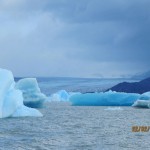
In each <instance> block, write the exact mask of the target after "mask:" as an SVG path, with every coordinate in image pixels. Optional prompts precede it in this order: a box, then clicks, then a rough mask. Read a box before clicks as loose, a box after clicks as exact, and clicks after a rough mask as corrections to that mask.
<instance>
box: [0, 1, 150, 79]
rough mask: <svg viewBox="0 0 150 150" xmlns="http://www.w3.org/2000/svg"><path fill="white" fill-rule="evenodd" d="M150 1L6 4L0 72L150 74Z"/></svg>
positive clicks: (1, 6)
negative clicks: (6, 70)
mask: <svg viewBox="0 0 150 150" xmlns="http://www.w3.org/2000/svg"><path fill="white" fill-rule="evenodd" d="M149 66H150V0H0V67H1V68H7V69H10V70H12V72H13V73H14V75H15V76H70V77H122V76H128V75H132V74H135V73H138V72H145V71H148V70H150V68H149Z"/></svg>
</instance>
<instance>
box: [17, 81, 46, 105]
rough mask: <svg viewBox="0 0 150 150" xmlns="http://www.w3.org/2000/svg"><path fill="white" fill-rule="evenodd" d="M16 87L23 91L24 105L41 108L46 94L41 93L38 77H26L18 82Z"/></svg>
mask: <svg viewBox="0 0 150 150" xmlns="http://www.w3.org/2000/svg"><path fill="white" fill-rule="evenodd" d="M16 89H19V90H21V91H22V93H23V99H24V100H23V103H24V105H26V106H28V107H31V108H41V107H43V104H44V102H45V100H46V98H47V97H46V96H45V95H44V94H43V93H41V90H40V88H39V86H38V82H37V80H36V78H24V79H21V80H19V81H18V82H17V83H16Z"/></svg>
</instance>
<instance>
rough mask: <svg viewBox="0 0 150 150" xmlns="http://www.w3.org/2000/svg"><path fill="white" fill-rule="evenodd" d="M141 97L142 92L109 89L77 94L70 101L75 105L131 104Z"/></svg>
mask: <svg viewBox="0 0 150 150" xmlns="http://www.w3.org/2000/svg"><path fill="white" fill-rule="evenodd" d="M140 97H141V95H140V94H134V93H123V92H114V91H108V92H101V93H86V94H75V95H72V96H71V97H70V102H71V103H72V105H74V106H131V105H132V104H133V103H134V102H135V101H136V100H137V99H139V98H140Z"/></svg>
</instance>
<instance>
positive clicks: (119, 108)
mask: <svg viewBox="0 0 150 150" xmlns="http://www.w3.org/2000/svg"><path fill="white" fill-rule="evenodd" d="M104 110H123V109H122V108H121V107H108V108H106V109H104Z"/></svg>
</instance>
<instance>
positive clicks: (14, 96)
mask: <svg viewBox="0 0 150 150" xmlns="http://www.w3.org/2000/svg"><path fill="white" fill-rule="evenodd" d="M20 116H21V117H23V116H37V117H41V116H42V114H41V113H40V112H39V111H38V110H36V109H32V108H28V107H26V106H24V104H23V96H22V92H21V91H20V90H17V89H16V88H15V81H14V77H13V74H12V72H11V71H8V70H5V69H1V68H0V118H6V117H20Z"/></svg>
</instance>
